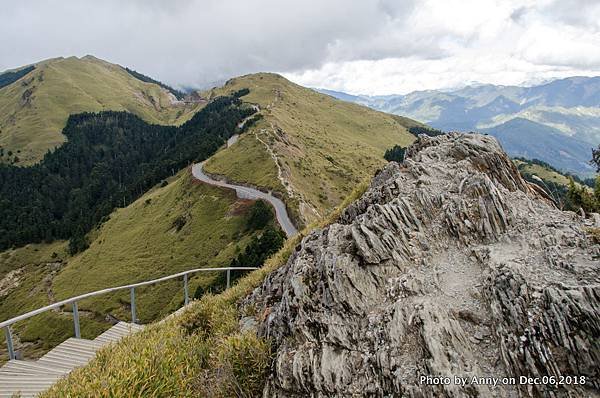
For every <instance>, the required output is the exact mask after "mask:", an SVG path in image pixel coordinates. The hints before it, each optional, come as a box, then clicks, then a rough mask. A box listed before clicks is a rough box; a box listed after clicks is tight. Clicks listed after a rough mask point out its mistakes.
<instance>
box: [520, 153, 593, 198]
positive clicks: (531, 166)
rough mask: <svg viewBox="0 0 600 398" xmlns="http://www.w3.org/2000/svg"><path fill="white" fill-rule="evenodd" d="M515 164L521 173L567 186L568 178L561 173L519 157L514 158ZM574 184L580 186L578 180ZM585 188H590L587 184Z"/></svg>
mask: <svg viewBox="0 0 600 398" xmlns="http://www.w3.org/2000/svg"><path fill="white" fill-rule="evenodd" d="M514 162H515V164H516V165H517V167H518V168H519V170H520V171H521V173H523V174H533V175H536V176H538V177H540V178H541V179H542V180H544V181H551V182H553V183H555V184H558V185H562V186H564V187H567V188H568V187H569V178H568V177H567V176H565V175H563V174H561V173H557V172H556V171H554V170H550V169H548V168H546V167H544V166H542V165H539V164H535V163H527V162H524V161H522V160H519V159H515V160H514ZM575 185H576V186H578V187H579V186H581V184H579V183H578V182H575ZM585 188H586V189H587V190H589V191H592V189H591V188H590V187H588V186H585Z"/></svg>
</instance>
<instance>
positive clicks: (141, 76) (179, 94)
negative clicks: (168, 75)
mask: <svg viewBox="0 0 600 398" xmlns="http://www.w3.org/2000/svg"><path fill="white" fill-rule="evenodd" d="M125 70H126V71H127V73H129V74H130V75H131V76H133V77H135V78H136V79H138V80H141V81H143V82H145V83H154V84H156V85H159V86H161V87H162V88H164V89H166V90H168V91H169V92H170V93H171V94H173V95H174V96H175V98H177V99H179V100H181V99H183V97H185V93H184V92H183V91H180V90H176V89H174V88H173V87H171V86H169V85H166V84H164V83H163V82H159V81H158V80H154V79H153V78H151V77H150V76H146V75H144V74H142V73H140V72H138V71H135V70H133V69H129V68H125Z"/></svg>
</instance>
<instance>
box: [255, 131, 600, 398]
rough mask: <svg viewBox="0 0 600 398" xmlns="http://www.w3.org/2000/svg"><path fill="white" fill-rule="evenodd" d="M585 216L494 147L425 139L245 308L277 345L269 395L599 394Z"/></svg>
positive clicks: (598, 331) (599, 305) (595, 299)
mask: <svg viewBox="0 0 600 398" xmlns="http://www.w3.org/2000/svg"><path fill="white" fill-rule="evenodd" d="M585 222H586V221H585V220H583V219H581V218H580V217H579V216H578V215H576V214H574V213H571V212H562V211H559V210H558V209H557V208H556V207H555V206H554V205H553V204H552V202H551V200H550V199H549V198H548V197H547V196H546V195H545V193H544V192H543V191H540V190H539V189H538V188H537V187H535V186H533V185H530V184H528V183H527V182H525V181H524V180H523V179H522V178H521V177H520V175H519V172H518V171H517V169H516V168H515V167H514V165H513V164H512V162H511V161H510V159H509V158H508V157H507V156H506V154H505V153H504V152H503V151H502V149H501V147H500V146H499V144H498V143H497V142H496V140H495V139H494V138H492V137H488V136H481V135H459V134H449V135H444V136H440V137H434V138H430V137H425V136H421V137H419V139H418V140H417V141H416V143H415V144H414V145H412V146H411V147H410V148H409V149H408V150H407V155H406V159H405V161H404V162H403V163H402V164H397V163H390V164H389V165H388V166H386V167H385V168H384V169H383V170H382V171H381V172H379V173H378V174H377V176H376V177H375V178H374V179H373V181H372V183H371V186H370V188H369V189H368V190H367V192H366V193H365V194H364V195H363V196H362V197H361V198H360V199H359V200H357V201H356V202H355V203H353V204H352V205H350V206H349V207H348V208H347V209H346V210H345V211H344V212H343V214H342V215H341V217H340V218H339V219H338V220H337V222H336V223H334V224H332V225H330V226H328V227H326V228H324V229H321V230H317V231H314V232H313V233H311V234H310V235H309V236H307V237H305V238H304V239H303V241H302V243H301V244H300V245H299V247H298V248H297V250H296V251H295V253H294V254H292V256H291V257H290V259H289V261H288V262H287V264H285V265H284V266H282V267H281V268H280V269H279V270H277V271H276V272H274V273H272V274H271V275H270V276H269V277H268V278H267V279H266V280H265V281H264V283H263V285H262V286H260V287H259V288H257V289H256V290H255V291H254V292H253V294H252V295H251V296H250V297H248V298H247V299H246V301H245V302H244V305H245V306H247V307H250V306H251V307H252V308H253V309H254V310H255V313H257V314H261V318H260V319H258V325H257V326H256V328H257V331H258V333H259V334H261V335H262V336H264V337H267V338H270V339H271V341H272V342H273V345H274V349H275V359H274V364H273V368H272V373H271V375H270V377H269V379H268V380H267V382H266V385H265V388H264V396H265V397H308V396H310V397H396V396H407V397H445V396H447V397H476V396H479V397H513V396H514V397H520V396H533V397H537V396H544V397H546V396H548V397H567V396H568V397H579V396H598V395H599V387H600V385H599V382H600V378H599V376H600V374H599V369H600V317H599V314H600V284H599V282H600V272H599V270H600V246H599V245H598V244H597V243H594V242H593V241H592V240H591V239H590V238H589V237H588V235H587V233H586V226H585ZM529 378H531V379H529ZM535 378H538V379H535ZM494 384H495V385H494Z"/></svg>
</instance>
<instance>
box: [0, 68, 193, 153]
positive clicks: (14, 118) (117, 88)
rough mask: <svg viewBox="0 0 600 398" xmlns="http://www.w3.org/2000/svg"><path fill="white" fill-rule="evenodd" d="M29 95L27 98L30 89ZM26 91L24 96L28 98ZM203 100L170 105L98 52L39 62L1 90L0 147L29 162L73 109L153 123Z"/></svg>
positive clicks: (162, 93) (55, 141)
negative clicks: (113, 113)
mask: <svg viewBox="0 0 600 398" xmlns="http://www.w3.org/2000/svg"><path fill="white" fill-rule="evenodd" d="M27 92H31V96H30V98H31V100H30V101H26V100H25V99H24V98H25V97H26V93H27ZM24 96H25V97H24ZM199 107H200V105H197V104H195V105H172V104H171V102H170V99H169V95H168V93H167V91H166V90H164V89H161V88H160V87H159V86H157V85H155V84H151V83H144V82H142V81H140V80H138V79H136V78H134V77H133V76H131V75H130V74H129V73H127V71H125V69H123V68H122V67H120V66H118V65H114V64H110V63H108V62H105V61H102V60H99V59H97V58H94V57H90V56H87V57H83V58H80V59H78V58H76V57H70V58H57V59H52V60H47V61H43V62H40V63H38V64H37V65H36V69H35V70H34V71H32V72H30V73H29V74H27V75H26V76H25V77H23V78H21V79H20V80H18V81H17V82H15V83H13V84H11V85H9V86H6V87H3V88H2V89H0V146H2V147H3V148H4V152H5V155H4V157H1V158H0V162H8V161H10V159H9V158H8V156H7V155H6V153H7V152H8V151H9V150H10V151H12V152H13V157H12V158H11V159H13V158H14V155H17V156H18V158H19V159H20V161H19V163H18V164H31V163H35V162H37V161H39V160H40V159H41V158H42V157H43V155H44V154H45V153H46V152H47V151H48V150H49V149H52V148H54V147H56V146H58V145H61V144H62V143H63V142H64V140H65V137H64V136H63V135H62V133H61V131H62V129H63V127H64V126H65V124H66V121H67V118H68V117H69V115H71V114H76V113H80V112H97V111H103V110H116V111H119V110H124V111H129V112H131V113H134V114H136V115H138V116H140V117H141V118H142V119H144V120H146V121H147V122H150V123H157V124H180V123H183V122H185V121H186V120H188V119H189V118H191V116H192V115H193V114H194V113H195V112H196V111H197V110H198V109H199Z"/></svg>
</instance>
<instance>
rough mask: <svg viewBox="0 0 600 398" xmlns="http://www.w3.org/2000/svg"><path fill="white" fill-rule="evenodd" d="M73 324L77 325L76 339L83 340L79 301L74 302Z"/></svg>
mask: <svg viewBox="0 0 600 398" xmlns="http://www.w3.org/2000/svg"><path fill="white" fill-rule="evenodd" d="M73 324H74V325H75V338H77V339H80V338H81V330H80V329H79V309H78V308H77V301H73Z"/></svg>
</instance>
